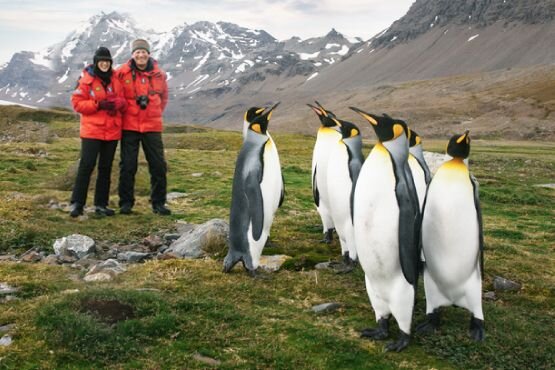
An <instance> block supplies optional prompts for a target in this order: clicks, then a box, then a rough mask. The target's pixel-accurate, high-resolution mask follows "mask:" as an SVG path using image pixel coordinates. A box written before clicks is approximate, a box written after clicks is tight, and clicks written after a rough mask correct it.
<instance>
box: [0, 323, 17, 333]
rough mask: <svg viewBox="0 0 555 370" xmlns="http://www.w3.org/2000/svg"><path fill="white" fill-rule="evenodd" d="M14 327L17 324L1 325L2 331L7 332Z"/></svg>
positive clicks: (0, 330) (0, 329)
mask: <svg viewBox="0 0 555 370" xmlns="http://www.w3.org/2000/svg"><path fill="white" fill-rule="evenodd" d="M13 328H15V324H7V325H2V326H0V333H7V332H9V331H10V330H12V329H13Z"/></svg>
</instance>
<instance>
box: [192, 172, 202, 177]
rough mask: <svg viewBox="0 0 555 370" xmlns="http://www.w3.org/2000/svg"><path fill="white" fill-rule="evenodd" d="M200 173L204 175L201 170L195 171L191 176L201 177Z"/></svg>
mask: <svg viewBox="0 0 555 370" xmlns="http://www.w3.org/2000/svg"><path fill="white" fill-rule="evenodd" d="M202 175H204V173H202V172H195V173H192V174H191V176H193V177H202Z"/></svg>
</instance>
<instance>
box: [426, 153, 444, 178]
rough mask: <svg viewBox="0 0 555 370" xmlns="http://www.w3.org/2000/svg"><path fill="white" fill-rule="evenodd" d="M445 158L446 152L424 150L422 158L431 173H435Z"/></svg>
mask: <svg viewBox="0 0 555 370" xmlns="http://www.w3.org/2000/svg"><path fill="white" fill-rule="evenodd" d="M447 158H448V157H447V155H446V154H440V153H434V152H424V159H425V160H426V164H427V165H428V168H429V169H430V172H431V173H432V174H434V173H436V171H437V169H438V168H439V166H441V165H442V164H443V163H444V162H445V160H446V159H447Z"/></svg>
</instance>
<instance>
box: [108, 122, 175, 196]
mask: <svg viewBox="0 0 555 370" xmlns="http://www.w3.org/2000/svg"><path fill="white" fill-rule="evenodd" d="M139 144H142V146H143V152H144V153H145V157H146V161H147V163H148V171H149V173H150V200H151V202H152V205H153V206H156V205H163V204H165V203H166V186H167V181H166V173H167V171H168V170H167V165H166V160H165V159H164V144H163V143H162V133H161V132H144V133H140V132H137V131H125V130H124V131H123V135H122V138H121V148H120V150H121V161H120V163H119V205H120V207H121V206H124V205H129V206H133V205H134V204H135V174H136V173H137V159H138V157H139Z"/></svg>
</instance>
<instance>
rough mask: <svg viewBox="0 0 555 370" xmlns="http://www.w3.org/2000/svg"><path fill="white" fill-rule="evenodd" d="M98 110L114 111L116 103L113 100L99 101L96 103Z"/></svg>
mask: <svg viewBox="0 0 555 370" xmlns="http://www.w3.org/2000/svg"><path fill="white" fill-rule="evenodd" d="M98 109H100V110H116V103H115V102H114V101H113V100H110V101H108V100H106V99H104V100H101V101H100V102H99V103H98Z"/></svg>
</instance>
